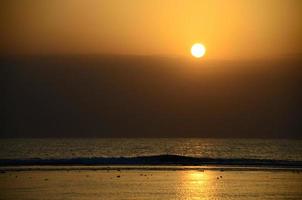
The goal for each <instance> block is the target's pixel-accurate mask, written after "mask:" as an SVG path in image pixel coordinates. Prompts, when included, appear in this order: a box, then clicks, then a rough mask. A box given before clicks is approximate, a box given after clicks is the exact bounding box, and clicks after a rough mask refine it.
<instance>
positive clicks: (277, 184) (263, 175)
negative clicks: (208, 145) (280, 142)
mask: <svg viewBox="0 0 302 200" xmlns="http://www.w3.org/2000/svg"><path fill="white" fill-rule="evenodd" d="M0 199H1V200H2V199H3V200H17V199H18V200H25V199H26V200H38V199H39V200H40V199H46V200H48V199H49V200H57V199H62V200H63V199H79V200H94V199H106V200H113V199H114V200H120V199H125V200H128V199H129V200H130V199H132V200H133V199H137V200H138V199H140V200H142V199H160V200H164V199H165V200H170V199H171V200H172V199H179V200H180V199H181V200H186V199H201V200H214V199H222V200H224V199H228V200H233V199H236V200H237V199H238V200H239V199H245V200H250V199H253V200H254V199H255V200H256V199H261V200H268V199H271V200H279V199H280V200H281V199H282V200H284V199H297V200H298V199H299V200H300V199H302V173H301V172H300V171H295V170H250V169H240V170H236V169H231V170H230V169H226V170H221V169H203V170H200V169H189V168H186V169H182V170H179V169H178V168H175V169H173V168H167V169H153V168H149V169H148V168H143V167H142V168H133V169H129V168H110V169H109V170H108V169H105V168H103V169H97V170H95V169H93V170H91V169H90V170H89V169H81V170H78V169H76V168H75V169H73V170H65V169H60V170H49V169H44V170H40V169H39V170H33V169H31V170H19V171H9V170H6V171H2V173H1V174H0Z"/></svg>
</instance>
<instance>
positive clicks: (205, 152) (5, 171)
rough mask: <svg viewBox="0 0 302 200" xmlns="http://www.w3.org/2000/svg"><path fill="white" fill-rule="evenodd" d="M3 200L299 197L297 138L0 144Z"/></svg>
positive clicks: (301, 157) (301, 159)
mask: <svg viewBox="0 0 302 200" xmlns="http://www.w3.org/2000/svg"><path fill="white" fill-rule="evenodd" d="M0 172H1V173H0V199H4V200H15V199H20V200H40V199H45V200H63V199H64V200H65V199H79V200H94V199H108V200H121V199H123V200H148V199H167V200H174V199H177V200H185V199H186V200H191V199H200V200H216V199H228V200H242V199H246V200H258V199H262V200H285V199H291V200H300V199H301V197H302V190H301V188H302V187H301V186H302V175H301V174H302V173H301V172H302V141H301V140H264V139H199V138H154V139H138V138H136V139H124V138H115V139H113V138H110V139H109V138H108V139H101V138H93V139H84V138H83V139H80V138H78V139H2V140H1V141H0Z"/></svg>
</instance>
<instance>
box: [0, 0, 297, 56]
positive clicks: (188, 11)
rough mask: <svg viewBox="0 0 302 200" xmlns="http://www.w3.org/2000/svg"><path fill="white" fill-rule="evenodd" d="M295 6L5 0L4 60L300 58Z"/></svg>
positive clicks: (195, 0) (287, 0) (231, 1)
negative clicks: (198, 53)
mask: <svg viewBox="0 0 302 200" xmlns="http://www.w3.org/2000/svg"><path fill="white" fill-rule="evenodd" d="M301 11H302V1H300V0H250V1H248V0H228V1H224V0H220V1H219V0H203V1H201V0H185V1H180V0H178V1H177V0H165V1H162V0H152V1H147V0H110V1H107V0H98V1H97V0H64V1H61V0H49V1H48V0H46V1H37V0H10V1H2V2H1V6H0V17H1V18H0V20H1V26H2V28H1V29H2V30H1V33H0V34H1V38H2V39H1V43H0V44H1V45H0V50H1V52H2V54H99V53H102V54H103V53H105V54H143V55H144V54H160V55H180V56H189V50H190V47H191V45H192V44H193V43H195V42H201V43H204V44H205V46H206V47H207V49H208V53H207V58H211V59H241V58H247V59H254V58H274V57H278V56H280V55H297V54H301V53H302V45H301V44H302V40H301V35H302V25H301V19H302V12H301Z"/></svg>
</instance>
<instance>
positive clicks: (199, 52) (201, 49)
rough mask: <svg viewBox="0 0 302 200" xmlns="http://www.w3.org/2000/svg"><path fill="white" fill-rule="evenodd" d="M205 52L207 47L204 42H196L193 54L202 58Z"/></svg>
mask: <svg viewBox="0 0 302 200" xmlns="http://www.w3.org/2000/svg"><path fill="white" fill-rule="evenodd" d="M205 53H206V48H205V46H204V45H203V44H200V43H196V44H194V45H193V46H192V48H191V54H192V56H194V57H195V58H201V57H203V56H204V55H205Z"/></svg>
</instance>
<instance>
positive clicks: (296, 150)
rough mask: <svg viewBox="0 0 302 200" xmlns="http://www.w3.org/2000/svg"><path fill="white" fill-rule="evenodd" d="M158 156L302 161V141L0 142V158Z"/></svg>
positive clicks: (93, 140)
mask: <svg viewBox="0 0 302 200" xmlns="http://www.w3.org/2000/svg"><path fill="white" fill-rule="evenodd" d="M160 154H175V155H183V156H193V157H208V158H244V159H249V158H252V159H275V160H294V161H302V140H261V139H197V138H189V139H184V138H177V139H167V138H154V139H2V140H0V159H4V158H9V159H24V158H76V157H88V158H89V157H120V156H127V157H135V156H142V155H160Z"/></svg>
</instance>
